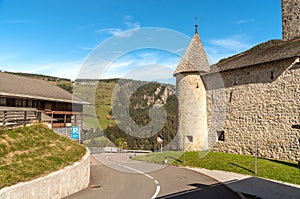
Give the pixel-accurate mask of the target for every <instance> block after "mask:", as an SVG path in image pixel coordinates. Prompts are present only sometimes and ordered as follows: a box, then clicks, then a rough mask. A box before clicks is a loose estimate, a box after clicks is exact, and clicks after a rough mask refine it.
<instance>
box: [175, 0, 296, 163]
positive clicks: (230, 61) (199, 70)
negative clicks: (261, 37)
mask: <svg viewBox="0 0 300 199" xmlns="http://www.w3.org/2000/svg"><path fill="white" fill-rule="evenodd" d="M299 10H300V0H282V37H283V38H282V40H280V41H276V42H275V41H273V42H266V43H264V44H261V45H258V46H256V47H254V48H252V49H250V50H248V51H245V52H243V53H240V54H238V55H235V56H233V57H230V58H227V59H224V60H221V61H220V62H219V63H217V64H215V65H212V66H209V64H208V61H207V58H206V55H205V51H204V49H203V46H202V43H201V40H200V37H199V35H198V30H197V26H196V32H195V35H194V37H193V39H192V40H191V42H190V44H189V46H188V48H187V50H186V52H185V54H184V56H183V57H182V60H181V61H180V63H179V65H178V67H177V69H176V70H175V72H174V76H175V77H176V88H177V98H178V127H177V131H178V132H177V133H178V135H179V144H180V148H181V149H182V148H183V149H185V150H191V151H196V150H206V149H213V150H215V151H223V152H229V153H237V154H247V155H252V154H254V148H255V147H254V146H255V143H257V145H258V153H259V155H260V156H262V157H268V158H276V159H285V160H293V161H296V160H299V159H300V129H297V127H299V124H300V60H299V57H300V19H299V16H300V12H299Z"/></svg>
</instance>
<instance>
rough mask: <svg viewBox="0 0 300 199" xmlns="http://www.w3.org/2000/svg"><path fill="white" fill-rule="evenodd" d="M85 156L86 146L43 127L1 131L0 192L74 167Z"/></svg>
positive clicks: (36, 126) (34, 126) (39, 125)
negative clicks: (19, 183) (67, 167)
mask: <svg viewBox="0 0 300 199" xmlns="http://www.w3.org/2000/svg"><path fill="white" fill-rule="evenodd" d="M85 152H86V149H85V148H84V147H83V146H81V145H79V144H77V143H76V142H74V141H72V140H70V139H68V138H65V137H62V136H60V135H58V134H56V133H54V132H53V131H51V130H50V129H48V128H47V127H45V126H43V125H41V124H36V125H33V126H30V127H24V128H16V129H13V130H0V188H2V187H5V186H10V185H13V184H16V183H18V182H22V181H28V180H32V179H34V178H37V177H40V176H44V175H46V174H48V173H50V172H52V171H55V170H58V169H61V168H63V167H65V166H67V165H71V164H72V163H73V162H76V161H78V160H80V159H81V158H82V157H83V155H84V154H85Z"/></svg>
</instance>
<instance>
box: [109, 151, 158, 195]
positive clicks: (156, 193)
mask: <svg viewBox="0 0 300 199" xmlns="http://www.w3.org/2000/svg"><path fill="white" fill-rule="evenodd" d="M106 159H107V160H108V161H110V162H111V163H113V164H116V163H117V162H115V161H112V160H111V159H110V158H109V157H108V156H106ZM118 166H121V167H123V168H126V169H129V170H132V171H135V172H137V173H139V174H143V175H144V176H146V177H147V178H150V179H151V180H154V178H153V177H152V176H150V175H149V174H147V173H145V172H142V171H140V170H137V169H135V168H132V167H128V166H126V165H122V164H121V163H118ZM154 183H155V184H156V191H155V193H154V194H153V196H152V197H151V199H155V198H156V197H157V196H158V194H159V192H160V185H159V182H158V181H157V180H154Z"/></svg>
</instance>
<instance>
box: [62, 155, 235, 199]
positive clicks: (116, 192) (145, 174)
mask: <svg viewBox="0 0 300 199" xmlns="http://www.w3.org/2000/svg"><path fill="white" fill-rule="evenodd" d="M128 157H129V155H127V154H99V155H98V154H97V155H92V156H91V182H90V186H89V187H88V188H86V189H84V190H82V191H80V192H78V193H76V194H73V195H71V196H69V197H67V198H83V199H85V198H86V199H99V198H101V199H102V198H103V199H114V198H116V199H119V198H124V199H143V198H145V199H150V198H209V199H210V198H222V199H225V198H230V199H234V198H239V197H238V195H237V194H236V193H234V192H232V191H231V190H230V189H228V188H227V187H225V186H224V185H222V184H220V183H219V182H218V181H216V180H214V179H212V178H210V177H208V176H206V175H204V174H201V173H198V172H195V171H191V170H188V169H184V168H180V167H175V166H163V165H157V164H151V163H145V162H139V161H133V160H131V159H129V158H128Z"/></svg>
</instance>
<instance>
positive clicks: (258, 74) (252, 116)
mask: <svg viewBox="0 0 300 199" xmlns="http://www.w3.org/2000/svg"><path fill="white" fill-rule="evenodd" d="M294 60H295V59H290V60H286V61H281V62H273V63H270V64H265V65H260V66H255V67H248V68H244V69H240V70H236V71H226V72H223V73H221V75H220V74H219V75H220V77H222V79H223V82H224V86H225V88H224V87H223V88H222V87H221V84H214V83H213V82H215V81H216V77H217V74H214V75H205V76H203V79H204V80H205V82H206V85H210V87H207V90H208V91H207V101H208V108H207V112H208V128H209V141H210V142H209V143H210V147H211V148H214V150H216V151H223V152H229V153H237V154H248V155H253V154H254V146H255V142H256V141H257V142H258V153H259V156H262V157H268V158H276V159H284V160H292V161H296V160H299V159H300V143H299V142H300V140H299V139H300V130H297V129H294V128H292V125H296V124H300V96H299V94H300V69H299V64H298V68H297V67H295V66H294V67H292V68H289V66H291V64H292V63H293V62H294ZM296 66H297V65H296ZM218 93H219V94H218ZM222 93H223V94H222ZM217 94H218V95H217ZM224 104H225V106H224ZM219 107H221V108H219ZM217 131H219V132H220V131H224V134H225V141H217Z"/></svg>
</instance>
